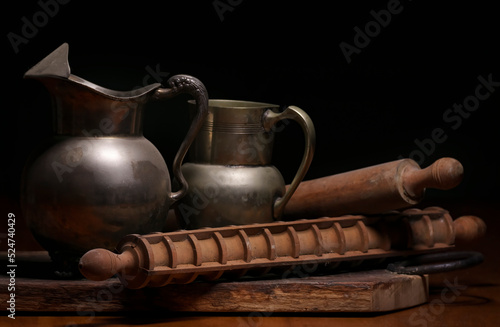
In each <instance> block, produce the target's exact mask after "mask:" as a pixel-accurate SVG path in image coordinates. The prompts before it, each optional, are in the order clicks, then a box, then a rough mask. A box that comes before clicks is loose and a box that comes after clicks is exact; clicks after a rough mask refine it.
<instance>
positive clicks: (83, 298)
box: [0, 253, 428, 316]
mask: <svg viewBox="0 0 500 327" xmlns="http://www.w3.org/2000/svg"><path fill="white" fill-rule="evenodd" d="M43 255H44V254H43V253H37V254H36V255H34V256H32V258H33V260H32V261H31V263H29V261H26V260H29V257H26V256H25V257H24V259H23V257H20V259H19V260H21V263H20V264H19V265H18V266H24V267H25V269H26V268H27V267H28V264H29V270H30V272H29V274H28V275H26V274H27V272H26V271H24V272H23V271H22V270H20V271H21V275H18V276H16V280H15V287H16V289H15V295H16V296H15V298H16V311H17V312H23V311H24V312H28V311H29V312H71V313H76V314H77V315H81V316H86V315H88V316H91V315H95V314H96V313H99V312H127V311H137V312H147V311H154V310H158V309H162V310H168V311H178V312H383V311H391V310H396V309H401V308H407V307H411V306H415V305H418V304H422V303H424V302H426V301H427V300H428V282H427V278H426V277H421V276H406V275H398V274H393V273H390V272H388V271H386V270H371V271H359V272H349V273H341V274H333V275H326V276H310V277H304V278H281V277H279V278H276V277H275V278H272V279H248V278H246V279H243V280H238V281H227V280H226V281H217V282H204V281H201V282H195V283H192V284H186V285H175V284H174V285H167V286H165V287H162V288H145V289H141V290H130V289H126V288H125V287H124V286H123V285H122V284H121V283H120V282H119V281H118V279H110V280H107V281H104V282H93V281H89V280H85V279H79V280H57V279H54V278H49V277H46V278H44V279H41V278H33V276H36V275H37V270H38V273H39V274H38V275H41V276H47V274H46V273H45V274H44V273H42V272H43V271H44V270H46V269H47V267H46V264H47V263H46V262H44V257H43ZM22 260H24V262H23V261H22ZM37 267H39V268H37ZM23 275H24V276H29V277H23ZM8 282H9V281H8V277H7V276H5V275H2V276H1V277H0V284H2V285H6V284H8ZM8 296H9V293H8V292H6V290H5V289H2V292H1V293H0V301H1V302H2V303H5V301H6V300H7V299H8Z"/></svg>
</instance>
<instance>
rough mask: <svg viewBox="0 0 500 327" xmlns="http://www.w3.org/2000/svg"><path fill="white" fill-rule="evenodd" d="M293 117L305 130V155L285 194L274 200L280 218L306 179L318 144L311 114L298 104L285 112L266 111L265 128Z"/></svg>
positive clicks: (275, 209)
mask: <svg viewBox="0 0 500 327" xmlns="http://www.w3.org/2000/svg"><path fill="white" fill-rule="evenodd" d="M284 119H291V120H294V121H296V122H297V123H298V124H299V125H300V127H301V128H302V131H303V132H304V137H305V147H304V155H303V156H302V161H301V163H300V166H299V169H298V170H297V173H296V174H295V177H294V178H293V180H292V183H291V184H290V186H289V187H288V189H287V190H286V192H285V194H284V195H283V196H282V197H280V198H278V199H276V201H275V202H274V210H273V216H274V219H279V218H280V217H281V215H282V214H283V211H284V209H285V205H286V204H287V203H288V201H289V200H290V198H291V197H292V195H293V193H294V192H295V190H296V189H297V187H298V186H299V184H300V182H302V180H303V179H304V176H305V175H306V173H307V170H308V169H309V166H310V165H311V162H312V159H313V155H314V149H315V146H316V130H315V129H314V124H313V122H312V120H311V118H310V117H309V115H308V114H307V113H306V112H305V111H304V110H302V109H300V108H299V107H296V106H289V107H287V108H286V109H285V110H284V111H283V112H281V113H276V112H274V111H272V110H268V111H266V112H265V113H264V121H263V125H264V129H265V130H266V131H271V128H272V127H273V125H274V124H276V123H277V122H278V121H280V120H284Z"/></svg>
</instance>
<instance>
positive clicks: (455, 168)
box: [284, 158, 464, 220]
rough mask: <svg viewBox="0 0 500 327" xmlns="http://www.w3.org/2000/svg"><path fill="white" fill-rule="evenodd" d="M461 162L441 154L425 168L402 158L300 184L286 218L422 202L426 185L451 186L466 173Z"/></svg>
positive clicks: (370, 210) (372, 211)
mask: <svg viewBox="0 0 500 327" xmlns="http://www.w3.org/2000/svg"><path fill="white" fill-rule="evenodd" d="M463 172H464V170H463V167H462V164H461V163H460V162H459V161H457V160H456V159H453V158H441V159H439V160H437V161H436V162H434V163H433V164H432V165H430V166H429V167H427V168H425V169H420V166H419V165H418V164H417V163H416V162H415V161H413V160H411V159H402V160H397V161H392V162H387V163H383V164H380V165H376V166H371V167H366V168H362V169H358V170H353V171H349V172H345V173H342V174H337V175H332V176H327V177H322V178H318V179H313V180H309V181H303V182H302V183H300V184H299V186H298V188H297V190H296V191H295V193H294V194H293V196H292V197H291V198H290V201H289V202H288V204H287V205H286V207H285V211H284V219H287V220H289V219H297V218H319V217H324V216H327V217H332V216H339V215H345V214H379V213H384V212H387V211H390V210H397V209H401V208H407V207H409V206H412V205H415V204H417V203H419V202H420V201H421V200H422V199H423V197H424V192H425V189H426V188H435V189H440V190H448V189H451V188H453V187H455V186H457V185H458V184H459V183H460V182H461V181H462V177H463Z"/></svg>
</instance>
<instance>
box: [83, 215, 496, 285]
mask: <svg viewBox="0 0 500 327" xmlns="http://www.w3.org/2000/svg"><path fill="white" fill-rule="evenodd" d="M368 220H371V223H368ZM485 230H486V225H485V224H484V222H483V221H482V220H481V219H480V218H477V217H474V216H464V217H461V218H459V219H457V220H455V221H453V219H452V218H451V216H450V215H449V213H448V212H447V211H446V210H444V209H442V208H437V207H432V208H427V209H425V210H418V209H410V210H409V211H405V212H403V213H402V214H400V215H387V216H378V217H370V219H368V218H367V217H364V216H360V215H357V216H353V215H350V216H342V217H333V218H318V219H303V220H300V221H293V222H283V221H277V222H274V223H267V224H253V225H244V226H227V227H217V228H203V229H198V230H182V231H177V232H169V233H154V234H148V235H128V236H126V237H124V238H123V239H122V241H121V242H120V243H119V244H118V246H117V252H118V253H113V252H110V251H108V250H106V249H94V250H91V251H89V252H87V253H86V254H85V255H84V256H83V257H82V258H81V259H80V263H79V268H80V271H81V272H82V274H83V275H84V276H85V277H86V278H88V279H91V280H105V279H107V278H110V277H112V276H113V275H115V274H118V277H119V278H120V280H121V281H122V283H123V284H124V285H125V286H126V287H128V288H135V289H137V288H142V287H145V286H148V287H160V286H164V285H167V284H170V283H181V284H184V283H190V282H193V281H194V280H195V279H196V278H197V277H198V276H200V277H203V278H205V279H208V280H216V279H218V278H220V277H221V276H222V275H223V274H224V273H229V274H232V275H233V276H234V275H235V274H236V275H239V276H242V275H244V274H245V273H246V272H247V271H249V272H250V271H255V270H257V271H258V272H260V273H261V274H263V273H264V272H267V271H269V269H271V268H273V267H280V268H282V269H283V268H290V267H293V266H296V265H305V264H311V263H315V264H320V263H332V262H337V263H340V262H346V261H352V260H355V261H359V260H369V259H377V260H378V259H381V258H387V257H399V256H406V255H412V254H420V253H426V252H436V251H445V250H449V249H451V248H453V245H454V244H455V240H460V239H465V240H472V239H476V238H478V237H481V236H482V235H484V233H485Z"/></svg>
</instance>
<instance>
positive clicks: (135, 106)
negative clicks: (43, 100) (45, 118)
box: [24, 43, 161, 136]
mask: <svg viewBox="0 0 500 327" xmlns="http://www.w3.org/2000/svg"><path fill="white" fill-rule="evenodd" d="M68 54H69V45H68V44H67V43H64V44H62V45H61V46H59V48H57V49H56V50H54V51H53V52H52V53H51V54H49V55H48V56H47V57H45V58H44V59H43V60H42V61H40V62H39V63H38V64H36V65H35V66H33V67H32V68H31V69H29V70H28V71H27V72H26V73H25V74H24V78H32V79H37V80H39V81H40V82H42V83H43V84H44V85H45V87H46V88H47V90H48V91H49V93H50V95H51V98H52V103H53V107H54V110H55V115H54V116H55V117H56V122H55V132H56V133H57V134H62V135H73V136H78V135H80V136H89V134H90V135H92V136H101V135H142V106H143V104H145V103H146V102H147V101H148V100H149V99H150V98H151V97H152V96H153V95H154V91H156V90H157V89H158V88H160V87H161V84H159V83H155V84H151V85H148V86H144V87H142V88H140V89H136V90H131V91H116V90H111V89H107V88H104V87H101V86H99V85H96V84H94V83H91V82H89V81H87V80H85V79H83V78H80V77H78V76H76V75H73V74H71V69H70V66H69V62H68ZM89 128H90V130H91V131H98V132H99V133H91V132H89Z"/></svg>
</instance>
